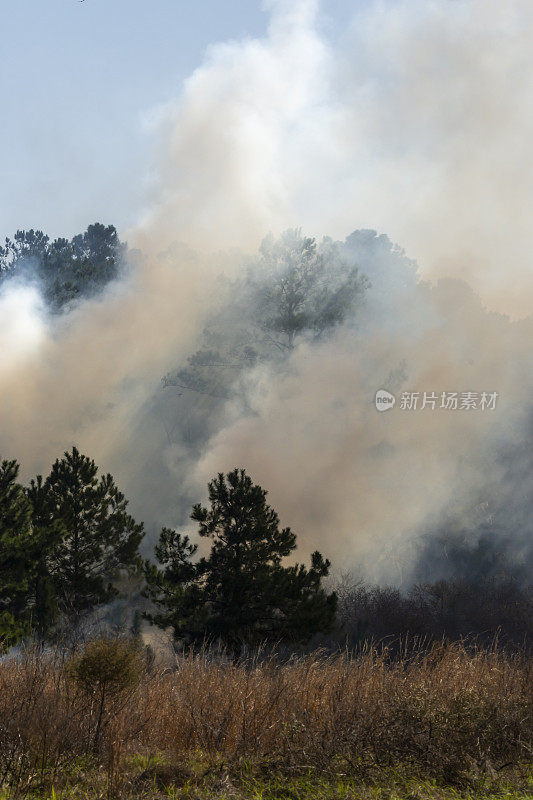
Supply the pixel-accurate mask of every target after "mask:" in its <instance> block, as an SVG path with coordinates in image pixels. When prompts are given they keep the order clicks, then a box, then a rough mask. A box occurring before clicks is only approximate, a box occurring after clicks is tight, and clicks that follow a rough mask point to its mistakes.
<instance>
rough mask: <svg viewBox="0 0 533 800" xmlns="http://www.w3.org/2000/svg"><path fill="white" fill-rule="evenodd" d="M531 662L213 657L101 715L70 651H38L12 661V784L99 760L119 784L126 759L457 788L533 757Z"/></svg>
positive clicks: (439, 651)
mask: <svg viewBox="0 0 533 800" xmlns="http://www.w3.org/2000/svg"><path fill="white" fill-rule="evenodd" d="M532 678H533V675H532V665H531V661H530V660H528V659H526V658H525V657H521V656H513V657H509V656H505V655H503V654H501V653H498V652H495V651H494V652H481V651H480V652H477V653H472V652H467V651H466V650H465V649H464V648H462V647H461V646H460V645H448V646H435V647H433V649H431V650H430V651H429V652H425V653H420V654H419V655H418V656H416V657H411V658H410V659H409V660H404V661H395V662H389V661H388V660H387V656H386V653H383V652H381V653H380V654H378V653H377V652H375V651H373V650H368V651H367V652H366V653H364V654H363V655H361V656H359V657H358V658H357V659H354V658H350V657H348V656H336V657H327V658H326V657H323V656H321V654H319V653H316V654H314V655H310V656H306V657H300V658H295V659H294V660H291V661H289V662H287V663H278V662H277V661H276V660H275V659H274V658H271V659H266V660H265V659H256V660H255V661H253V662H248V663H247V664H232V663H231V662H228V661H224V660H223V659H220V658H214V657H212V656H211V655H210V654H208V653H201V654H196V655H192V654H191V655H189V656H185V657H180V658H178V659H177V661H176V665H175V669H174V668H173V669H168V668H167V669H158V668H154V669H152V670H150V671H146V672H145V674H144V675H143V677H142V678H141V681H140V683H139V684H138V685H137V686H136V688H134V689H133V690H131V691H129V692H128V694H127V696H124V697H123V698H122V699H121V701H120V702H118V701H117V699H116V697H114V700H113V702H112V703H111V702H110V704H109V706H108V707H106V709H105V711H104V717H103V721H102V717H101V716H100V719H99V713H100V710H101V709H99V705H98V703H97V702H96V697H95V699H94V702H93V701H92V699H91V697H90V696H88V695H87V690H86V688H85V689H84V690H83V691H82V690H81V689H80V686H79V685H78V684H76V682H75V681H73V680H72V678H71V677H69V669H68V668H67V667H66V665H65V660H64V658H63V657H62V656H61V655H60V654H55V655H52V656H50V655H43V654H42V653H39V652H38V651H35V650H33V651H32V650H30V651H27V652H25V653H24V654H23V655H22V656H21V657H20V658H18V659H14V658H13V659H11V660H8V661H5V662H4V663H2V664H0V786H1V785H7V784H11V785H13V786H14V785H18V786H22V785H25V786H28V785H29V784H31V783H35V782H39V781H43V780H49V781H55V780H56V779H57V776H58V775H60V774H61V773H62V772H64V771H66V770H68V769H69V767H70V766H71V765H72V764H73V763H75V762H76V759H78V761H79V759H80V758H81V759H82V758H84V757H88V756H89V755H91V758H93V757H94V741H95V726H96V725H98V724H99V725H100V726H101V736H100V737H99V741H100V752H99V754H98V758H99V762H100V763H101V764H102V766H103V767H104V768H105V769H106V770H107V773H108V775H109V779H110V781H111V783H113V782H115V783H116V784H117V785H118V784H120V780H121V769H122V765H123V763H124V757H125V756H126V755H127V754H129V755H131V754H132V753H138V754H139V753H140V754H150V753H156V752H158V753H163V754H164V755H165V757H166V759H167V761H168V763H176V764H178V763H180V762H183V760H184V759H185V758H186V757H190V756H191V755H192V754H194V753H198V752H199V751H201V752H202V754H203V757H205V756H207V757H212V759H213V763H215V761H216V760H217V759H221V758H222V759H224V760H225V761H226V762H229V761H235V760H238V759H239V758H244V759H253V760H254V762H256V763H257V762H264V763H268V764H269V765H270V768H271V769H274V768H275V769H277V770H280V771H285V770H286V771H294V770H302V769H303V770H305V769H308V768H312V769H318V770H321V771H324V772H327V771H332V770H333V771H337V772H341V773H344V774H353V775H362V774H365V772H366V773H368V771H369V770H372V769H373V768H374V767H376V766H377V767H380V768H387V767H388V766H396V765H398V764H404V765H410V766H411V767H413V768H415V769H416V770H418V771H419V772H420V774H424V775H429V776H434V777H436V778H438V779H439V780H443V781H448V782H459V781H461V780H462V781H464V780H466V779H467V776H468V775H470V776H472V775H475V774H477V775H479V774H481V773H483V772H488V773H489V774H491V773H492V774H494V773H495V772H497V771H498V770H502V769H504V768H505V767H507V766H510V765H518V764H520V763H524V762H528V761H529V762H530V761H531V755H532V749H531V748H532V743H533V680H532Z"/></svg>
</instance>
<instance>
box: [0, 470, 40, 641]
mask: <svg viewBox="0 0 533 800" xmlns="http://www.w3.org/2000/svg"><path fill="white" fill-rule="evenodd" d="M18 472H19V465H18V464H17V462H16V461H3V462H2V463H1V464H0V649H1V648H2V647H6V646H10V645H12V644H15V643H16V642H17V641H18V640H19V639H20V638H21V637H22V636H23V635H24V634H25V633H26V632H27V631H28V619H27V617H26V614H25V611H26V595H27V591H28V584H29V581H30V580H31V576H32V573H33V564H32V554H33V541H32V524H31V514H32V507H31V503H30V502H29V500H28V499H27V498H26V496H25V495H24V490H23V489H22V486H20V485H19V484H18V483H17V477H18Z"/></svg>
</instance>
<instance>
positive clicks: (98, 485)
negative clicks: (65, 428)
mask: <svg viewBox="0 0 533 800" xmlns="http://www.w3.org/2000/svg"><path fill="white" fill-rule="evenodd" d="M97 472H98V467H97V466H96V464H95V463H94V461H92V460H91V459H90V458H88V457H87V456H84V455H82V454H81V453H80V452H79V451H78V450H77V448H76V447H73V448H72V452H70V453H69V452H67V453H65V455H64V457H63V458H62V459H58V460H57V461H56V462H55V464H54V466H53V467H52V471H51V473H50V475H49V477H48V478H47V479H46V481H45V482H44V485H43V487H42V491H43V497H42V499H41V504H40V505H39V510H40V511H41V512H43V513H44V514H45V515H46V516H48V517H49V518H51V519H53V520H55V521H56V523H58V524H60V525H61V527H62V529H63V531H62V533H61V535H60V537H59V540H58V541H57V543H56V544H55V546H54V547H53V548H52V549H50V551H49V557H48V563H47V570H48V573H49V576H50V578H51V581H52V583H53V586H54V588H55V592H56V595H57V599H58V603H59V606H60V608H61V610H62V611H64V612H66V613H68V614H76V613H79V612H81V611H84V610H87V609H90V608H92V607H93V606H95V605H98V604H99V603H104V602H108V601H109V600H111V599H112V598H113V597H115V596H116V594H117V590H116V587H115V586H114V585H113V581H114V580H115V579H116V578H117V577H118V575H119V574H120V572H121V571H123V570H127V571H130V572H132V571H135V570H136V569H137V568H138V567H139V565H140V561H139V554H138V548H139V544H140V542H141V539H142V537H143V534H144V532H143V525H142V524H137V523H136V522H135V520H134V519H133V517H131V516H130V515H129V514H128V513H127V505H128V501H127V500H126V499H125V497H124V495H123V494H122V493H121V492H120V491H119V490H118V488H117V486H116V485H115V482H114V480H113V478H112V477H111V475H109V474H107V475H102V476H101V477H100V479H98V476H97ZM32 489H33V492H36V491H37V489H38V486H37V484H36V483H33V484H32Z"/></svg>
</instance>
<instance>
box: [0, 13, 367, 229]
mask: <svg viewBox="0 0 533 800" xmlns="http://www.w3.org/2000/svg"><path fill="white" fill-rule="evenodd" d="M350 5H352V4H351V3H349V2H347V1H346V0H332V2H330V3H329V4H328V14H330V15H331V17H332V20H331V22H332V23H333V24H334V21H335V19H337V21H338V22H339V23H340V22H341V19H342V16H343V10H347V8H348V7H349V6H350ZM0 9H1V12H0V13H1V17H0V20H1V29H2V46H1V58H0V100H1V103H2V105H1V108H2V115H1V124H0V239H1V240H3V238H4V236H6V235H10V234H12V233H13V232H14V231H15V230H16V229H17V228H29V227H37V228H42V229H44V230H45V231H47V232H48V233H50V234H51V235H52V236H57V235H72V234H73V233H75V232H77V231H78V230H81V229H83V228H85V227H86V225H87V224H88V223H90V222H92V221H95V220H97V219H98V220H102V221H104V222H113V223H115V224H116V225H117V226H118V227H119V229H124V228H127V227H128V226H130V225H132V224H134V222H135V220H136V219H137V217H138V215H139V213H140V212H141V211H142V208H143V205H144V203H145V202H146V193H147V185H148V180H149V175H150V164H151V156H152V150H153V142H152V140H151V136H150V133H149V132H148V131H147V130H146V127H145V126H143V124H142V120H143V118H144V117H145V115H146V114H147V113H148V112H149V111H150V109H152V108H154V107H157V105H159V104H161V103H164V102H166V101H168V100H169V99H171V98H173V97H176V96H178V95H179V92H180V86H181V83H182V81H183V79H184V78H186V77H187V75H189V74H190V73H191V72H192V71H193V69H194V68H195V67H196V66H197V65H198V64H200V63H201V61H202V57H203V53H204V51H205V48H206V47H207V46H208V45H209V44H210V43H214V42H217V41H225V40H227V39H234V38H241V37H243V36H256V35H261V34H262V33H263V32H264V31H265V29H266V25H267V23H268V16H267V14H266V13H265V11H264V10H263V9H262V5H261V2H259V0H230V2H225V3H222V2H220V0H194V2H183V1H182V0H151V2H147V1H146V0H84V2H79V0H0Z"/></svg>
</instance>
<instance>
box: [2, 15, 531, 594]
mask: <svg viewBox="0 0 533 800" xmlns="http://www.w3.org/2000/svg"><path fill="white" fill-rule="evenodd" d="M271 5H272V9H273V11H272V23H271V28H270V31H269V33H268V35H267V36H266V37H265V38H264V39H261V40H250V41H244V42H241V43H231V44H227V45H221V46H217V47H215V48H212V49H211V50H210V51H209V52H208V54H207V56H206V61H205V63H204V65H203V66H201V67H200V68H199V69H198V70H197V71H196V72H195V73H194V74H193V75H192V76H191V78H190V79H189V80H188V82H187V83H186V85H185V88H184V91H183V93H182V94H181V96H180V98H179V99H178V100H177V101H176V102H173V103H170V104H169V105H168V106H167V107H166V108H165V109H163V110H162V111H159V112H157V113H154V115H153V117H154V119H155V120H156V122H154V125H155V126H156V129H157V136H158V137H159V149H158V161H159V164H160V175H161V180H160V183H159V187H158V193H157V195H156V196H155V197H154V198H153V202H152V204H151V206H150V209H149V211H148V212H147V214H146V217H145V219H144V220H143V221H142V223H141V224H140V225H139V226H138V228H137V229H136V230H135V231H131V232H130V233H129V239H130V243H132V244H134V245H135V246H138V247H139V248H140V249H141V250H142V251H143V253H144V258H143V259H142V261H141V262H140V263H139V264H138V265H137V266H136V267H134V268H133V267H132V269H131V270H130V271H129V272H128V273H127V276H126V277H124V278H123V279H122V280H120V281H116V282H114V283H111V284H109V285H108V286H107V288H106V290H105V291H104V292H103V293H102V294H100V295H99V296H98V297H95V298H92V299H90V300H87V301H84V302H82V303H80V304H79V305H78V306H77V307H76V308H73V309H72V310H71V311H70V312H68V313H65V314H63V315H59V316H57V315H56V316H54V317H52V316H51V315H49V313H48V312H47V310H46V308H45V307H44V305H43V303H42V300H41V299H40V297H39V295H38V293H37V292H36V290H35V288H32V287H28V286H25V285H22V286H21V285H9V283H6V284H5V285H4V288H3V289H2V294H1V296H0V336H1V337H2V340H1V349H0V398H1V409H2V412H1V416H0V450H1V452H2V455H6V456H10V457H17V458H18V459H20V461H21V463H22V467H23V472H24V475H25V476H27V477H29V476H30V475H31V474H33V473H34V472H36V471H45V472H46V471H47V470H48V468H49V466H50V464H51V462H52V461H53V460H54V459H55V458H56V457H57V456H58V455H59V454H60V453H61V452H62V451H63V450H65V449H67V448H69V447H70V446H71V445H72V444H76V445H77V446H78V447H79V448H80V449H82V450H83V451H85V452H87V453H88V454H90V455H91V456H92V457H94V458H95V459H96V461H97V462H98V463H99V464H100V465H101V466H102V468H103V469H106V470H110V471H111V472H113V474H114V475H115V477H116V479H117V481H118V483H119V484H120V485H121V487H122V488H123V489H124V491H125V492H126V494H127V495H128V496H130V497H131V502H132V509H133V510H134V512H135V513H136V514H137V515H138V516H139V517H141V518H144V519H145V520H146V522H147V523H148V530H149V531H150V532H151V533H154V532H155V531H156V530H157V528H158V526H159V525H160V524H162V523H165V524H170V525H182V524H185V523H186V520H187V513H188V509H189V507H190V503H191V502H192V501H196V500H200V499H201V498H202V497H203V496H204V494H205V484H206V482H207V480H208V479H209V478H211V477H212V476H213V475H214V474H215V473H216V472H218V471H222V470H226V469H230V468H233V467H235V466H243V467H246V468H247V470H248V471H249V472H250V474H251V475H252V477H253V478H254V479H255V480H256V481H257V482H259V483H261V484H262V485H263V486H264V487H265V488H267V489H268V490H269V492H270V500H271V502H272V504H273V505H274V506H275V507H276V508H277V509H278V510H279V512H280V515H281V518H282V521H283V523H284V524H288V525H291V526H292V527H293V528H294V530H295V532H296V533H297V535H298V537H299V541H300V543H301V547H302V549H303V550H304V551H307V550H310V549H314V548H315V547H317V546H318V547H319V548H320V549H321V550H322V551H323V552H324V553H325V554H326V555H328V556H329V557H331V558H332V560H333V561H334V564H336V565H337V566H341V565H342V566H343V567H346V566H354V567H355V568H359V569H360V570H361V571H363V572H364V574H366V575H367V576H369V577H370V578H372V579H380V580H381V579H386V580H390V581H394V582H396V583H405V582H406V581H409V580H410V579H411V578H412V577H413V576H414V577H420V576H428V575H434V576H439V575H446V574H449V572H450V571H453V570H457V569H459V570H460V569H463V570H469V571H470V572H472V571H473V570H474V567H468V566H465V565H466V564H467V562H468V554H473V555H472V559H473V560H475V559H476V558H477V557H476V553H477V552H481V551H483V552H485V551H486V550H487V549H491V551H494V553H496V555H491V556H490V558H488V559H486V560H487V561H492V562H493V563H494V564H495V563H496V561H497V558H498V556H497V554H498V553H501V552H502V551H503V549H505V559H506V560H507V561H508V562H509V564H511V565H512V567H509V569H511V568H512V569H518V565H519V564H526V563H528V559H529V560H530V558H531V550H530V549H528V545H527V542H528V535H529V528H528V525H529V524H530V523H529V520H530V519H531V514H530V498H529V494H528V492H527V487H528V483H527V480H528V476H530V474H531V469H530V468H531V464H530V461H529V460H528V459H529V453H530V447H529V444H528V442H530V441H531V436H530V431H531V427H530V426H531V414H532V404H531V397H532V394H531V392H532V389H533V386H532V377H533V370H532V364H531V341H532V340H533V336H532V334H533V330H532V328H533V320H532V318H531V317H525V316H524V314H525V313H528V312H529V309H530V302H531V296H532V293H531V266H530V260H529V259H530V253H531V226H530V225H529V219H528V218H526V216H525V214H524V211H523V209H525V208H527V207H528V205H530V203H531V200H532V199H533V181H532V180H531V168H530V167H529V166H528V165H529V159H526V160H524V158H523V155H524V152H526V151H527V148H528V147H529V142H530V141H531V118H530V115H528V109H529V108H531V102H530V101H531V97H530V95H531V86H532V85H533V82H531V81H527V80H525V79H524V78H523V76H524V75H527V74H529V73H530V72H531V69H530V65H531V60H532V56H531V53H533V48H531V47H530V42H529V41H528V35H530V34H528V32H530V31H531V30H533V26H531V24H529V23H530V22H531V16H532V14H533V11H532V7H531V5H530V3H529V2H526V0H512V2H510V3H507V4H505V6H502V4H501V3H498V2H496V0H460V2H457V3H453V4H452V3H449V2H448V1H447V0H435V2H432V3H426V2H425V0H424V2H422V0H420V2H418V0H415V2H400V1H399V0H398V2H391V3H390V4H385V5H383V4H382V3H378V2H376V3H370V4H365V7H364V11H359V12H358V15H357V17H356V19H354V21H353V25H352V26H349V27H348V29H347V32H346V34H345V36H344V39H343V40H342V41H338V42H336V43H334V44H333V43H331V42H329V41H327V39H326V38H325V36H324V34H323V33H322V27H321V17H320V15H319V13H318V11H317V9H316V7H315V3H313V2H310V1H309V0H292V1H290V0H278V2H274V3H271ZM509 86H512V87H513V91H509V90H508V87H509ZM295 225H302V226H304V228H303V232H304V233H305V234H306V235H307V234H309V235H311V236H317V241H318V252H319V255H320V257H321V259H322V260H323V264H324V270H325V271H324V273H323V275H324V277H323V278H322V279H321V280H322V284H321V286H322V288H323V289H324V290H326V289H327V290H329V291H330V292H331V293H332V294H335V292H336V291H337V290H339V292H340V293H339V294H338V295H337V302H338V303H340V305H341V306H342V305H343V302H344V298H345V297H346V295H345V294H344V292H345V291H347V292H350V291H351V290H350V286H349V282H350V280H351V278H350V276H353V275H354V274H355V273H354V270H355V269H357V270H358V272H357V276H358V278H361V276H367V277H368V281H369V283H370V284H371V285H370V286H369V287H366V288H364V291H363V286H362V284H361V286H359V288H360V289H361V291H357V292H355V294H354V295H353V297H352V296H351V299H350V302H349V303H348V302H347V303H345V304H344V306H343V309H344V310H343V313H342V314H341V315H338V314H337V316H335V315H334V318H333V319H332V320H330V322H331V324H329V323H328V324H327V325H324V324H321V323H320V321H319V320H318V316H317V314H316V313H315V312H316V308H317V307H321V308H324V302H325V301H324V296H323V295H321V294H320V291H319V289H320V285H319V284H315V286H314V288H313V291H312V292H311V296H312V297H313V298H314V299H313V301H312V303H311V304H310V305H313V303H314V307H315V312H313V313H315V316H314V317H313V320H314V321H313V322H312V324H311V323H310V324H309V325H307V327H306V326H303V327H302V329H301V330H299V331H298V333H297V335H295V336H294V337H293V339H292V340H291V342H290V347H286V346H284V347H283V348H282V349H281V350H280V348H279V342H277V343H276V341H270V342H268V336H267V334H268V332H269V331H270V335H271V338H272V325H271V324H270V327H269V322H268V321H269V319H270V322H271V321H272V314H270V313H269V314H266V313H265V309H268V307H269V303H271V301H272V298H271V296H270V295H269V289H268V287H269V285H270V286H271V285H272V284H269V283H268V281H269V280H270V278H269V275H270V272H271V271H272V269H273V262H272V258H270V259H269V258H268V257H265V254H264V252H263V255H261V254H259V255H258V247H259V244H260V241H261V238H262V237H263V236H264V234H265V233H266V232H267V231H268V230H271V231H273V234H274V237H273V239H272V240H271V241H270V245H268V246H267V249H268V247H272V246H274V245H275V243H276V242H277V241H278V237H279V235H280V233H281V232H282V231H283V230H285V229H288V228H291V227H293V226H295ZM374 227H377V228H379V229H380V231H385V232H386V233H388V234H389V235H390V236H391V238H392V239H393V240H395V241H399V242H400V243H401V244H402V245H404V246H406V247H407V249H408V254H409V256H412V257H416V258H417V260H418V263H419V267H418V270H417V268H416V267H415V265H414V262H412V261H410V260H409V259H408V258H407V257H406V256H405V255H404V254H403V252H402V251H401V250H398V249H397V248H394V247H393V246H392V245H391V243H390V241H389V239H388V238H387V237H386V236H385V235H376V234H374V233H373V232H372V231H370V230H366V229H367V228H374ZM354 228H357V229H358V230H357V231H356V232H355V233H352V234H351V235H349V236H348V237H347V238H344V237H345V236H346V234H347V233H349V232H350V231H351V230H353V229H354ZM328 234H329V235H331V236H333V237H335V238H334V239H332V240H328V239H326V240H323V239H322V237H323V236H324V235H328ZM176 242H178V244H176ZM179 242H182V244H179ZM183 242H185V244H183ZM279 266H280V265H279V264H278V267H279ZM282 267H283V265H281V269H282ZM352 288H353V287H352ZM265 292H266V294H265ZM260 297H262V298H263V301H264V305H261V303H259V302H258V298H260ZM352 300H353V302H352ZM320 303H322V306H320ZM317 304H318V306H317ZM335 307H337V306H335ZM307 312H308V313H309V314H310V313H311V312H310V309H309V308H307V310H306V313H307ZM503 312H506V313H503ZM311 317H312V314H311ZM311 317H310V318H311ZM285 344H287V343H286V342H285ZM247 347H248V348H249V350H247V349H246V348H247ZM164 376H166V379H165V381H164V382H163V383H162V382H161V379H162V378H163V377H164ZM379 389H386V390H387V391H389V392H391V393H394V394H395V395H396V398H397V402H396V405H395V407H394V408H393V409H391V410H389V411H385V412H379V411H377V410H376V407H375V404H374V398H375V393H376V391H377V390H379ZM404 392H407V393H419V407H418V408H417V409H416V410H415V409H411V410H409V409H408V408H402V400H401V398H402V394H403V393H404ZM424 392H426V393H428V394H429V393H434V394H435V395H436V396H437V398H438V401H437V402H436V407H435V408H432V407H431V404H429V405H427V406H426V408H424V409H421V408H420V404H421V401H422V398H423V395H424ZM452 392H458V393H459V395H461V393H466V392H472V393H477V401H478V402H477V406H478V407H477V408H475V409H470V410H466V409H461V408H458V409H456V410H453V409H450V408H448V409H445V408H440V398H441V396H442V393H445V394H446V395H448V394H449V393H452ZM483 392H486V393H493V392H496V393H497V395H498V397H497V402H496V406H495V408H494V409H491V408H488V409H485V410H482V409H481V408H480V407H479V406H480V402H481V395H482V393H483ZM528 437H529V438H528ZM428 535H429V537H430V538H429V540H428V539H427V538H426V537H427V536H428ZM436 537H440V538H441V539H443V540H444V544H441V545H437V538H436ZM450 542H451V543H452V544H451V545H450ZM487 542H490V545H487V544H486V543H487ZM452 545H453V546H452ZM454 548H455V549H454ZM443 553H444V555H443ZM450 554H451V555H450ZM456 554H457V555H456ZM476 563H477V562H476ZM529 563H530V562H529ZM476 568H477V567H476ZM488 568H489V567H487V569H488ZM496 568H497V567H496V566H493V567H491V569H496ZM498 568H499V567H498Z"/></svg>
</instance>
